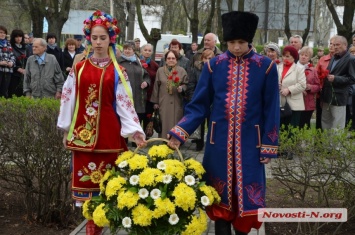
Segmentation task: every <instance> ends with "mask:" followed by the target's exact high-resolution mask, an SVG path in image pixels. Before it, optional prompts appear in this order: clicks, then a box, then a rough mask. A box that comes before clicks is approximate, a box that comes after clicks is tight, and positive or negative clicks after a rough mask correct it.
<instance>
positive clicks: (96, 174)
mask: <svg viewBox="0 0 355 235" xmlns="http://www.w3.org/2000/svg"><path fill="white" fill-rule="evenodd" d="M90 179H91V182H93V183H94V184H98V183H100V180H101V179H102V173H101V171H93V172H91V174H90Z"/></svg>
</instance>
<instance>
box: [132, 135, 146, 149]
mask: <svg viewBox="0 0 355 235" xmlns="http://www.w3.org/2000/svg"><path fill="white" fill-rule="evenodd" d="M132 138H133V140H134V142H135V143H136V144H137V146H138V147H140V148H144V147H145V146H147V141H146V140H145V136H144V135H143V134H142V133H140V132H136V134H134V135H133V137H132Z"/></svg>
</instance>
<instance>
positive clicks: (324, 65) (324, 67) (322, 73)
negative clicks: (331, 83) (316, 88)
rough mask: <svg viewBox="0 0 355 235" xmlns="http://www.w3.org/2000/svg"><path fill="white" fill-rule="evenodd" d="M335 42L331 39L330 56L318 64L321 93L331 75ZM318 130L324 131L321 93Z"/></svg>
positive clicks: (320, 60)
mask: <svg viewBox="0 0 355 235" xmlns="http://www.w3.org/2000/svg"><path fill="white" fill-rule="evenodd" d="M333 41H334V38H331V39H330V43H329V54H328V55H324V56H322V57H321V58H320V59H319V61H318V63H317V67H316V70H317V73H318V78H319V81H320V90H321V91H322V89H323V83H324V79H325V78H326V77H327V76H328V74H329V70H328V65H329V62H330V60H331V59H332V57H333V55H334V45H333ZM316 128H317V129H322V104H321V99H320V92H319V93H318V95H317V99H316Z"/></svg>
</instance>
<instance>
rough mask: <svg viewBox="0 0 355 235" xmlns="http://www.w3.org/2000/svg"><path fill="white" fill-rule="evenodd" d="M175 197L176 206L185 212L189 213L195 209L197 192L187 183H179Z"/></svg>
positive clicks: (174, 192) (175, 190)
mask: <svg viewBox="0 0 355 235" xmlns="http://www.w3.org/2000/svg"><path fill="white" fill-rule="evenodd" d="M172 195H173V196H174V197H175V200H174V202H175V205H176V206H178V207H180V208H182V209H183V210H184V211H189V210H192V209H194V208H195V205H196V201H197V199H196V192H195V191H194V189H193V188H191V187H189V186H187V185H186V184H185V183H179V184H178V185H177V186H176V187H175V189H174V191H173V194H172Z"/></svg>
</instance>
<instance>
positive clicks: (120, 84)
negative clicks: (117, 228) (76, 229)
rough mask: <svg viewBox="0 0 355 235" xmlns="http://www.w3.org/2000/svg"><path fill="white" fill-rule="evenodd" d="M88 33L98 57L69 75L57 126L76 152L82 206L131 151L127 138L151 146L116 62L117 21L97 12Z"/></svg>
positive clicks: (89, 229) (75, 178) (75, 186)
mask: <svg viewBox="0 0 355 235" xmlns="http://www.w3.org/2000/svg"><path fill="white" fill-rule="evenodd" d="M83 30H84V33H85V36H86V40H87V41H88V43H89V46H92V48H93V54H92V56H91V57H90V58H89V59H85V60H83V61H81V62H79V63H77V64H76V65H75V66H74V68H73V70H72V71H71V72H70V74H69V76H68V78H67V80H66V82H65V84H64V87H63V93H62V98H61V107H60V114H59V119H58V124H57V125H58V127H59V128H61V129H63V130H64V139H63V144H64V146H65V147H66V148H68V149H70V150H72V152H73V159H72V196H73V198H74V199H75V200H76V201H77V205H79V206H80V205H81V204H82V201H85V200H88V199H90V198H91V197H92V196H96V195H98V194H99V192H100V187H99V183H100V179H101V178H102V176H103V175H104V174H105V171H106V169H109V168H111V167H112V166H113V165H114V162H115V160H116V159H117V156H118V154H119V153H121V152H123V151H126V150H127V146H126V143H125V141H124V138H127V137H129V138H132V140H134V141H135V142H136V144H137V145H138V146H144V145H145V144H146V141H145V135H144V131H143V130H142V128H141V126H140V124H139V119H138V116H137V114H136V111H135V110H134V106H133V100H132V90H131V86H130V83H129V81H128V76H127V74H126V73H125V71H124V69H123V68H122V67H120V66H119V65H118V64H117V61H116V58H115V52H114V50H115V49H114V48H115V41H116V37H117V34H118V33H119V29H118V27H117V20H116V19H114V18H112V17H111V16H110V15H108V14H106V13H104V12H101V11H96V12H94V13H93V15H91V16H90V17H89V18H88V19H86V20H85V21H84V29H83ZM89 51H90V50H89ZM101 229H102V228H99V227H97V226H96V225H95V224H94V223H93V221H92V220H90V221H88V223H87V226H86V234H101Z"/></svg>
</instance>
